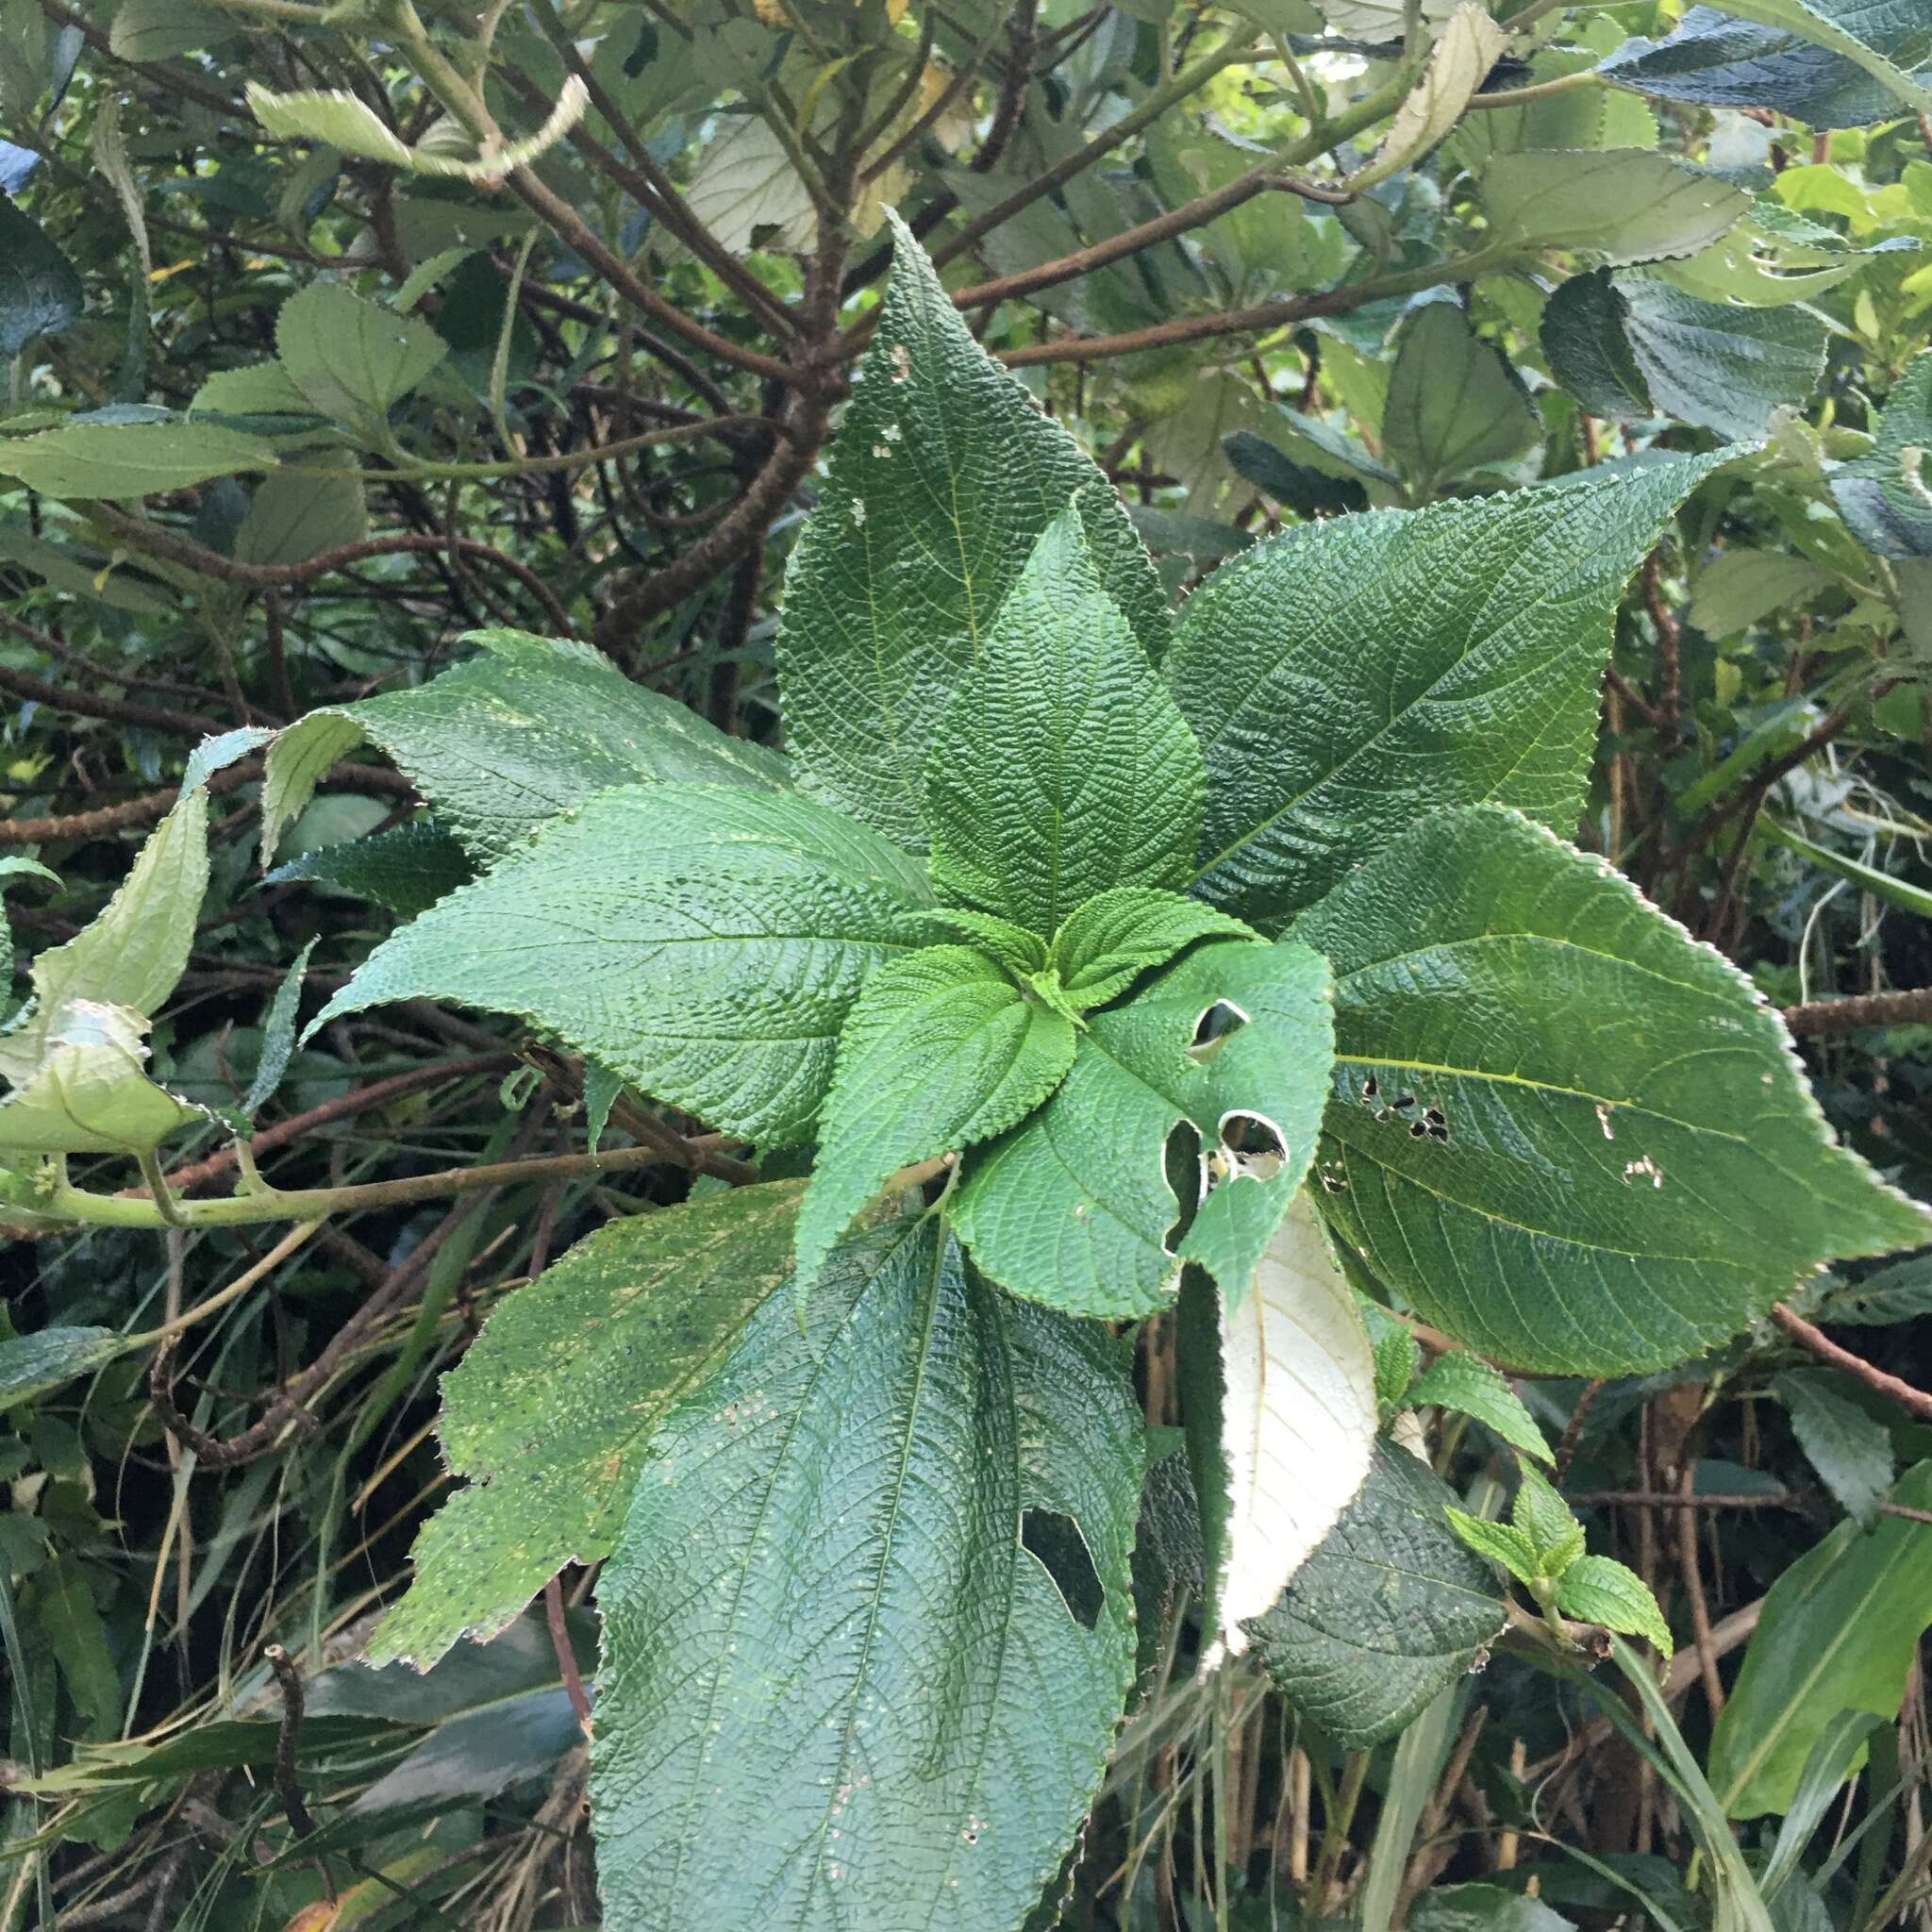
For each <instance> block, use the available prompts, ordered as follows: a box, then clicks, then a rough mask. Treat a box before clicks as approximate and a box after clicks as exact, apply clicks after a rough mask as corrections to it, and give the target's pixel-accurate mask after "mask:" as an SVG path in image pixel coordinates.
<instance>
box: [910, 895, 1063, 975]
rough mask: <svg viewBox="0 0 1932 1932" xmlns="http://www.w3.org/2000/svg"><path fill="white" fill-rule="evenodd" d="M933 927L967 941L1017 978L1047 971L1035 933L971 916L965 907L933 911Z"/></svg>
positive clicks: (1041, 944)
mask: <svg viewBox="0 0 1932 1932" xmlns="http://www.w3.org/2000/svg"><path fill="white" fill-rule="evenodd" d="M931 921H932V924H934V925H935V926H939V927H941V928H942V929H943V930H945V931H947V932H949V933H952V934H954V935H956V936H957V937H958V938H960V939H963V940H968V941H971V942H972V943H973V944H974V946H975V947H977V948H978V950H979V951H980V952H982V953H984V954H985V955H986V956H987V958H989V959H997V960H998V961H999V963H1000V964H1001V965H1002V966H1004V967H1005V968H1006V969H1007V971H1008V973H1010V974H1013V975H1014V976H1015V977H1016V978H1019V979H1025V978H1027V977H1028V976H1029V975H1030V974H1036V973H1043V972H1045V970H1046V958H1047V954H1046V941H1044V940H1043V939H1041V936H1040V935H1039V934H1038V933H1037V932H1028V931H1027V930H1026V928H1025V927H1024V925H1015V924H1013V922H1012V921H1011V920H1010V919H1001V918H999V917H998V916H997V915H996V914H994V913H991V912H974V911H973V910H972V909H971V908H969V907H964V906H941V907H936V908H934V910H933V912H932V914H931Z"/></svg>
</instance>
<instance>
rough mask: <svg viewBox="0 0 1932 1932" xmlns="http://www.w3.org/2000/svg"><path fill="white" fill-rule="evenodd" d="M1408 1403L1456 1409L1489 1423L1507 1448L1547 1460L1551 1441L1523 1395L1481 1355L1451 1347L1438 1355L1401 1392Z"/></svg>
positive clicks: (1458, 1411)
mask: <svg viewBox="0 0 1932 1932" xmlns="http://www.w3.org/2000/svg"><path fill="white" fill-rule="evenodd" d="M1402 1401H1403V1404H1404V1406H1405V1407H1409V1408H1427V1407H1436V1408H1448V1409H1454V1410H1455V1411H1456V1413H1457V1414H1458V1415H1471V1416H1474V1418H1475V1419H1476V1421H1477V1422H1479V1423H1481V1424H1484V1425H1485V1427H1487V1428H1491V1429H1493V1430H1494V1431H1495V1433H1496V1434H1497V1435H1499V1436H1500V1437H1502V1439H1503V1440H1504V1441H1506V1442H1507V1443H1508V1444H1509V1445H1510V1447H1511V1448H1514V1449H1521V1450H1522V1451H1523V1452H1524V1454H1525V1455H1526V1456H1534V1457H1537V1458H1538V1459H1539V1460H1540V1461H1543V1462H1548V1461H1549V1460H1550V1459H1551V1457H1550V1445H1549V1444H1548V1443H1547V1442H1546V1441H1544V1440H1543V1432H1542V1431H1541V1429H1540V1428H1538V1427H1537V1425H1536V1421H1535V1418H1534V1417H1532V1416H1531V1414H1530V1412H1529V1410H1528V1409H1526V1408H1525V1407H1524V1406H1523V1398H1522V1397H1521V1396H1520V1395H1518V1394H1517V1392H1516V1391H1515V1390H1513V1389H1512V1388H1510V1386H1509V1384H1508V1383H1507V1382H1506V1381H1505V1380H1504V1379H1503V1377H1502V1375H1501V1374H1498V1373H1497V1371H1496V1370H1494V1369H1493V1368H1491V1366H1490V1364H1489V1363H1488V1362H1486V1361H1484V1360H1483V1358H1482V1357H1480V1356H1474V1355H1465V1354H1463V1353H1461V1352H1460V1351H1454V1350H1453V1351H1451V1352H1450V1353H1449V1354H1447V1355H1441V1356H1438V1357H1436V1359H1435V1360H1434V1361H1433V1362H1431V1363H1430V1364H1429V1366H1428V1367H1427V1368H1426V1369H1425V1370H1424V1372H1423V1374H1422V1376H1421V1377H1420V1379H1419V1380H1418V1381H1417V1382H1416V1383H1415V1385H1414V1386H1413V1387H1412V1388H1410V1389H1409V1390H1408V1391H1407V1393H1406V1394H1405V1395H1404V1396H1403V1397H1402Z"/></svg>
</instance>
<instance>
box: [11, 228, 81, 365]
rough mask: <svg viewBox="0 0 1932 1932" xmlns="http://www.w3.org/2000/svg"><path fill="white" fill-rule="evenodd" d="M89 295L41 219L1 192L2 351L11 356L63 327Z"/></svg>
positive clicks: (79, 309) (73, 317)
mask: <svg viewBox="0 0 1932 1932" xmlns="http://www.w3.org/2000/svg"><path fill="white" fill-rule="evenodd" d="M86 301H87V294H86V291H84V290H83V289H82V288H81V285H80V277H79V276H78V275H75V272H74V267H73V264H72V263H71V262H70V261H69V260H68V259H67V258H66V257H65V256H64V255H62V254H61V253H60V251H59V250H58V248H57V247H55V245H54V244H53V242H50V241H49V240H48V239H47V236H46V233H45V231H44V230H43V229H42V227H41V225H40V224H39V223H38V222H37V221H35V220H34V219H33V218H32V216H30V215H25V214H23V213H22V212H21V211H20V209H19V208H15V207H14V205H13V203H12V202H11V201H10V200H9V199H8V198H7V197H6V196H5V195H0V357H4V358H7V359H8V360H9V361H10V360H11V359H12V358H14V357H15V356H17V355H19V354H20V352H21V351H22V350H23V349H24V348H25V347H26V345H27V344H28V343H29V342H31V341H35V340H36V339H37V338H39V337H41V336H45V335H52V334H53V333H54V331H55V330H57V329H62V328H65V327H66V326H67V325H68V324H69V323H70V322H72V321H73V320H74V319H75V316H77V315H78V314H79V313H80V311H81V308H83V306H84V305H85V303H86Z"/></svg>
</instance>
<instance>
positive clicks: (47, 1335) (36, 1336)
mask: <svg viewBox="0 0 1932 1932" xmlns="http://www.w3.org/2000/svg"><path fill="white" fill-rule="evenodd" d="M123 1345H124V1344H123V1342H122V1339H121V1337H120V1336H118V1335H117V1334H115V1332H114V1331H113V1330H112V1329H111V1328H61V1327H55V1328H40V1329H36V1330H35V1331H34V1333H33V1334H31V1335H9V1336H8V1338H7V1339H6V1340H5V1341H0V1409H8V1408H11V1407H13V1406H14V1405H15V1404H16V1403H22V1402H29V1401H31V1400H32V1399H33V1398H34V1397H35V1396H36V1395H44V1394H45V1393H46V1392H47V1391H48V1390H50V1389H58V1388H59V1387H60V1385H61V1384H62V1383H63V1382H72V1381H74V1380H75V1378H76V1377H77V1376H81V1375H87V1374H92V1373H93V1371H94V1370H95V1369H97V1368H99V1367H100V1366H101V1365H102V1364H103V1363H104V1362H110V1361H112V1360H113V1359H114V1357H116V1356H117V1355H119V1354H120V1353H121V1350H122V1347H123Z"/></svg>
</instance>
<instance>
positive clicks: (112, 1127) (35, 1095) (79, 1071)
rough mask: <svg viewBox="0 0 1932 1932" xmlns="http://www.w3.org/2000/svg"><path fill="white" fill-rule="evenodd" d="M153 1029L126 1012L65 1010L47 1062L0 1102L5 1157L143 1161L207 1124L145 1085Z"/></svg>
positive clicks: (48, 1041)
mask: <svg viewBox="0 0 1932 1932" xmlns="http://www.w3.org/2000/svg"><path fill="white" fill-rule="evenodd" d="M147 1026H148V1023H147V1017H146V1015H145V1014H142V1013H137V1012H135V1011H133V1010H132V1009H131V1008H127V1007H107V1006H100V1005H97V1004H96V1003H95V1002H93V1001H92V1000H83V999H70V1000H67V1001H66V1002H64V1003H63V1005H62V1006H61V1008H60V1011H59V1018H58V1022H57V1024H56V1025H55V1026H54V1028H53V1030H52V1031H51V1032H50V1033H48V1034H47V1035H45V1036H44V1040H43V1045H44V1048H45V1056H44V1058H42V1060H41V1062H40V1064H39V1065H38V1066H37V1067H36V1068H35V1069H34V1071H33V1073H32V1074H29V1075H28V1076H27V1077H26V1078H25V1080H23V1081H22V1082H21V1083H20V1084H19V1085H17V1086H16V1087H14V1088H13V1089H12V1090H11V1091H9V1092H8V1094H7V1096H6V1097H5V1099H4V1100H0V1152H5V1153H9V1154H145V1153H147V1152H148V1151H149V1150H150V1149H152V1148H155V1147H158V1146H159V1145H160V1143H161V1142H162V1141H165V1140H166V1139H167V1138H168V1136H169V1135H170V1134H172V1133H174V1132H175V1130H176V1129H177V1128H179V1127H185V1126H187V1125H188V1124H190V1123H191V1122H192V1121H198V1120H200V1119H202V1118H203V1115H202V1112H201V1109H200V1108H195V1107H191V1106H189V1105H188V1104H187V1103H186V1102H185V1101H181V1100H177V1099H175V1096H174V1095H173V1094H172V1093H169V1092H167V1091H164V1090H163V1089H161V1088H159V1087H157V1086H156V1085H155V1083H154V1082H153V1081H152V1080H150V1079H149V1078H148V1077H147V1074H146V1073H145V1072H144V1071H143V1069H144V1067H145V1064H146V1061H147V1048H146V1046H145V1045H144V1044H143V1040H144V1037H145V1035H146V1033H147Z"/></svg>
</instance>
